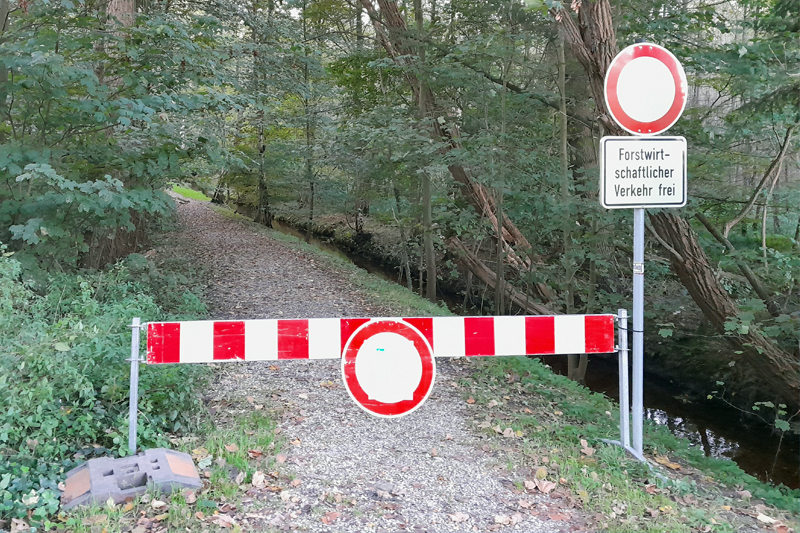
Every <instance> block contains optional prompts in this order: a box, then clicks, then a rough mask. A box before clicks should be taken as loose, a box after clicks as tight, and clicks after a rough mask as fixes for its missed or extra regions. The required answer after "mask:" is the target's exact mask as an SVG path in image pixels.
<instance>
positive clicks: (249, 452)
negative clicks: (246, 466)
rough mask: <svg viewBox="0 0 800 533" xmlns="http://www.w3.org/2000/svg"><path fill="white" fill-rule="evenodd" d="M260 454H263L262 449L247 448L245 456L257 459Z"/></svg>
mask: <svg viewBox="0 0 800 533" xmlns="http://www.w3.org/2000/svg"><path fill="white" fill-rule="evenodd" d="M262 455H264V452H262V451H259V450H247V456H248V457H250V459H257V458H259V457H261V456H262Z"/></svg>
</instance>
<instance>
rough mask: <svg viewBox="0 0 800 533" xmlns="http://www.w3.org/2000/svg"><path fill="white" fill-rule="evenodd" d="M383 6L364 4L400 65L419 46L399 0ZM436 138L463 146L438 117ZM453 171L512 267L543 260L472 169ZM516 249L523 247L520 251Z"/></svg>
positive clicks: (541, 291)
mask: <svg viewBox="0 0 800 533" xmlns="http://www.w3.org/2000/svg"><path fill="white" fill-rule="evenodd" d="M377 1H378V6H379V7H380V13H379V12H378V10H376V9H375V6H374V4H373V3H372V0H361V4H362V5H363V6H364V9H365V10H366V11H367V14H368V15H369V17H370V20H371V21H372V25H373V27H374V29H375V33H376V35H377V37H378V41H379V42H380V43H381V45H382V46H383V48H384V50H385V51H386V53H387V54H388V55H389V57H391V58H393V59H394V60H395V61H397V62H398V63H400V64H404V62H405V61H406V59H405V58H406V57H409V56H412V55H413V54H414V49H415V45H414V42H413V41H412V40H411V34H410V33H409V32H408V29H407V27H406V23H405V20H404V19H403V17H402V15H400V12H399V10H398V8H397V4H396V2H394V1H393V0H377ZM406 78H407V80H408V83H409V85H410V86H411V89H412V91H413V93H414V100H416V101H420V95H419V91H420V84H419V81H418V80H417V79H416V76H414V75H413V74H412V73H411V72H408V71H407V72H406ZM423 91H424V93H425V94H424V98H423V100H424V102H425V105H426V116H428V117H436V116H437V114H436V103H435V100H434V98H433V93H432V92H431V90H430V88H428V87H424V86H423ZM431 127H432V129H433V134H434V137H435V138H437V139H441V140H443V141H445V142H446V143H447V145H448V147H447V150H452V149H458V148H460V147H461V144H460V142H459V134H458V129H457V127H455V126H454V125H452V126H448V127H443V126H442V125H441V124H439V121H438V120H432V121H431ZM448 170H449V171H450V174H451V175H452V176H453V179H455V180H456V182H458V183H459V184H460V185H461V187H462V190H463V192H464V193H465V197H466V198H467V199H468V200H469V201H470V203H471V204H472V205H473V206H474V207H475V209H476V210H477V211H478V213H480V214H481V215H482V216H484V217H486V219H487V220H488V221H489V223H490V224H491V225H492V227H493V228H494V229H495V232H497V230H498V229H501V231H500V233H501V234H502V236H503V241H504V243H503V248H504V255H505V259H506V262H507V263H508V265H509V266H511V267H512V268H514V269H515V270H516V271H518V272H525V271H528V270H530V268H531V266H532V264H533V263H534V262H536V263H541V259H539V258H538V257H536V256H535V255H534V254H533V248H532V247H531V245H530V243H529V242H528V240H527V239H526V238H525V236H524V235H523V234H522V232H521V231H520V230H519V228H517V226H516V225H515V224H514V223H513V222H512V221H511V220H510V219H509V218H508V217H507V216H502V217H499V218H500V220H498V216H497V206H496V204H495V201H494V198H492V195H491V194H490V192H489V191H488V189H487V188H486V187H484V186H483V185H482V184H480V183H478V182H477V181H476V180H475V179H473V177H472V176H471V175H470V174H469V172H468V171H467V170H466V169H465V168H464V167H463V166H461V165H458V164H453V165H450V166H448ZM513 247H516V250H519V252H520V254H522V255H520V254H518V253H517V251H516V250H515V249H514V248H513ZM535 291H536V293H537V294H536V295H537V297H539V298H541V299H542V300H543V301H545V302H547V301H550V300H551V299H552V296H551V294H550V291H549V290H548V289H547V288H546V287H543V286H542V285H541V284H537V286H536V287H535Z"/></svg>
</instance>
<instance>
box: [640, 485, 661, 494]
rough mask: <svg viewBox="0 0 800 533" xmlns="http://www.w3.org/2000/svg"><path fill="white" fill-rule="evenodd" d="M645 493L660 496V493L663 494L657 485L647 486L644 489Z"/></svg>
mask: <svg viewBox="0 0 800 533" xmlns="http://www.w3.org/2000/svg"><path fill="white" fill-rule="evenodd" d="M644 491H645V492H646V493H647V494H658V493H659V492H661V491H660V490H658V488H657V487H656V486H655V485H647V486H646V487H645V488H644Z"/></svg>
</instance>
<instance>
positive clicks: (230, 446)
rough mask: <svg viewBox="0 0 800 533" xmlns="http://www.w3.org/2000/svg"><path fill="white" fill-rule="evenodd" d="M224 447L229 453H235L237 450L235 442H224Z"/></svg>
mask: <svg viewBox="0 0 800 533" xmlns="http://www.w3.org/2000/svg"><path fill="white" fill-rule="evenodd" d="M225 449H226V450H228V451H229V452H231V453H236V452H238V451H239V447H238V446H237V445H236V443H233V442H232V443H230V444H226V445H225Z"/></svg>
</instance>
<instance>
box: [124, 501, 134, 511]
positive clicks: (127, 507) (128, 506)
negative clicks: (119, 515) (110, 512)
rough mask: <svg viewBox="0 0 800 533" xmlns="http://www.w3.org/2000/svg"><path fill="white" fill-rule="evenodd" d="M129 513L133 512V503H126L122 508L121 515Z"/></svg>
mask: <svg viewBox="0 0 800 533" xmlns="http://www.w3.org/2000/svg"><path fill="white" fill-rule="evenodd" d="M130 511H133V503H132V502H128V503H126V504H125V506H124V507H123V508H122V512H123V513H128V512H130Z"/></svg>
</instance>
